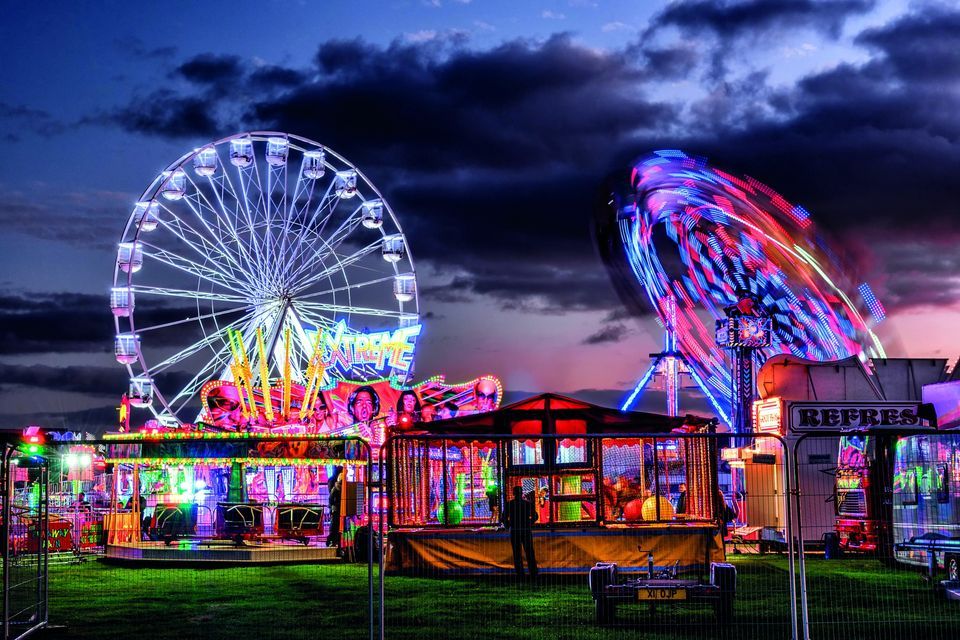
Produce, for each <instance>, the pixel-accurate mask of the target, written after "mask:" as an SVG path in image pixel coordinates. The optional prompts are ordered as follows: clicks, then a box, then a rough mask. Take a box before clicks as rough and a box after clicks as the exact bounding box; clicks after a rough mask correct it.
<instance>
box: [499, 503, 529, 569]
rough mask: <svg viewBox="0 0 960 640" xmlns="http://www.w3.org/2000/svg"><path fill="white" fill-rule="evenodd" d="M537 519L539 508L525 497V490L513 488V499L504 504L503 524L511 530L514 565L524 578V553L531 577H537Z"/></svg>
mask: <svg viewBox="0 0 960 640" xmlns="http://www.w3.org/2000/svg"><path fill="white" fill-rule="evenodd" d="M536 521H537V510H536V509H535V508H534V506H533V503H531V502H530V501H529V500H524V499H523V490H522V489H521V488H520V487H519V486H517V487H514V488H513V499H512V500H508V501H507V503H506V504H505V505H504V506H503V524H504V525H505V526H506V527H507V528H508V529H509V530H510V546H511V547H512V548H513V566H514V568H515V569H516V571H517V577H518V578H523V555H522V554H521V551H522V552H523V553H524V554H526V556H527V568H528V569H529V570H530V577H531V578H536V577H537V557H536V555H535V554H534V551H533V523H534V522H536Z"/></svg>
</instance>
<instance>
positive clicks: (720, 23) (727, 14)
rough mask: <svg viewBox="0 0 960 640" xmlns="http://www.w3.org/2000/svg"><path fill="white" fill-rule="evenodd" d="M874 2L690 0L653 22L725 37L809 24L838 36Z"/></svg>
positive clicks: (832, 0) (669, 7) (863, 0)
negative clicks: (847, 22) (848, 20)
mask: <svg viewBox="0 0 960 640" xmlns="http://www.w3.org/2000/svg"><path fill="white" fill-rule="evenodd" d="M874 4H875V2H874V1H873V0H687V1H684V2H676V3H672V4H671V5H670V6H668V7H667V8H666V9H664V10H663V11H662V12H661V13H660V14H659V15H657V16H655V17H654V19H653V24H654V25H655V26H675V27H678V28H680V29H682V30H686V31H707V32H711V33H714V34H716V35H718V36H720V37H721V38H733V37H741V36H744V35H755V34H757V33H758V32H762V31H766V30H769V29H782V28H798V27H808V28H812V29H816V30H818V31H820V32H826V33H829V34H830V35H831V36H833V37H834V38H836V37H837V36H839V35H840V30H841V28H842V27H843V24H844V22H846V20H847V18H849V17H851V16H854V15H860V14H863V13H866V12H867V11H869V10H870V9H872V8H873V6H874Z"/></svg>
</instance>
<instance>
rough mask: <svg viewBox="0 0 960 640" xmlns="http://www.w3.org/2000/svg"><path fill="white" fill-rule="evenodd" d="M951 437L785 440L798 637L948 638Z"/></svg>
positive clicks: (957, 463)
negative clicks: (790, 465) (793, 515)
mask: <svg viewBox="0 0 960 640" xmlns="http://www.w3.org/2000/svg"><path fill="white" fill-rule="evenodd" d="M958 443H960V435H951V434H949V433H927V434H923V435H917V432H916V431H913V432H909V431H905V432H903V433H898V432H894V431H883V432H873V433H869V432H862V433H857V432H846V433H843V434H841V433H840V432H837V433H833V434H817V435H809V436H804V437H802V438H799V439H797V440H796V441H795V442H794V443H792V446H794V448H795V452H796V453H795V457H794V460H795V462H796V464H795V469H794V474H795V478H797V479H798V480H799V482H798V486H799V487H800V491H799V492H798V495H797V496H796V504H797V505H798V507H799V508H798V509H797V513H798V514H799V520H798V522H797V523H796V532H797V538H798V540H800V541H801V545H800V552H801V553H800V556H799V561H800V563H801V567H802V569H803V575H802V577H803V578H804V580H803V581H802V589H801V614H802V631H803V634H804V637H807V638H814V639H816V640H819V639H821V638H837V639H838V640H839V639H843V640H851V639H856V638H864V639H866V638H880V637H883V638H924V639H929V640H935V639H937V638H955V637H956V634H957V631H958V630H960V602H956V601H953V600H951V599H949V596H951V587H952V588H955V589H960V581H958V582H956V583H954V584H953V585H950V584H948V583H944V579H945V578H947V575H946V573H947V571H948V570H949V568H950V566H951V562H954V563H957V562H960V447H958ZM924 547H927V548H929V549H931V550H933V552H932V553H931V552H930V551H926V550H924ZM954 548H955V549H956V552H953V549H954ZM954 566H955V565H954ZM958 578H960V576H956V575H955V576H954V579H955V580H956V579H958ZM957 594H958V595H957V596H953V597H954V598H955V599H956V598H957V597H958V596H960V591H958V592H957Z"/></svg>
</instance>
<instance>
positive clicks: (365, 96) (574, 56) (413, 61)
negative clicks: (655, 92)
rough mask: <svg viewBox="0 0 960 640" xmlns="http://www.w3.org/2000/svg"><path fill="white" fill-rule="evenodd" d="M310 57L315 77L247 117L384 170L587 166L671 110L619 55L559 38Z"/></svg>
mask: <svg viewBox="0 0 960 640" xmlns="http://www.w3.org/2000/svg"><path fill="white" fill-rule="evenodd" d="M317 59H318V64H319V71H320V76H319V78H318V80H317V81H315V82H310V83H307V84H305V85H304V86H302V87H300V88H297V89H294V90H291V91H289V92H287V93H285V94H283V95H282V96H279V97H276V98H273V99H265V100H261V101H260V102H258V103H256V104H254V105H253V108H252V109H251V113H250V114H249V116H250V117H249V119H250V120H252V121H255V122H259V123H262V124H263V125H264V126H269V127H276V128H279V129H281V130H289V131H300V132H303V133H304V135H307V136H308V137H315V138H318V139H321V140H323V141H325V142H326V143H327V144H329V145H330V146H332V147H334V148H349V149H350V150H351V151H350V157H351V159H354V158H356V160H355V161H357V162H360V163H363V164H365V165H367V166H369V164H370V163H374V164H375V165H381V166H387V167H391V168H392V169H393V170H394V171H395V170H397V169H400V170H401V171H411V170H413V171H424V172H426V171H429V172H437V171H443V172H450V171H451V170H452V169H455V170H457V171H465V170H467V169H470V168H478V169H479V168H492V167H497V168H500V169H508V168H511V167H512V168H516V169H518V170H519V169H524V170H527V171H529V170H531V169H534V168H535V167H537V166H544V165H546V166H550V165H558V164H561V165H562V164H567V165H569V164H570V163H583V162H590V163H592V162H594V160H593V158H592V157H591V153H592V152H595V151H596V150H598V149H600V148H602V146H603V145H604V144H607V143H609V141H611V140H616V139H619V138H621V137H623V136H627V135H631V134H633V133H634V132H637V131H643V130H651V129H653V128H655V127H657V126H658V125H660V124H663V123H665V122H666V121H667V120H668V119H669V118H670V117H671V116H672V114H673V112H672V110H671V109H670V108H669V107H668V106H667V105H665V104H662V103H657V102H655V101H651V100H649V99H645V98H644V97H643V96H642V95H640V93H639V87H638V84H637V81H638V80H639V79H640V78H641V76H642V72H641V69H640V68H639V67H637V66H635V65H634V64H633V63H632V62H631V61H630V60H629V59H628V58H627V57H626V56H624V55H623V54H622V52H621V53H616V54H604V53H597V52H595V51H592V50H589V49H587V48H585V47H581V46H578V45H576V44H574V43H573V42H572V41H571V40H570V39H569V38H568V37H567V36H562V35H561V36H554V37H553V38H551V39H549V40H548V41H547V42H545V43H543V44H542V45H536V44H533V43H528V42H523V41H515V42H510V43H506V44H504V45H501V46H499V47H497V48H494V49H491V50H487V51H480V52H477V51H471V50H461V49H457V48H454V50H453V51H446V50H443V49H442V48H438V46H437V45H436V44H432V43H431V44H426V45H416V44H409V43H394V44H392V45H390V46H389V47H386V48H380V47H375V46H372V45H368V44H366V43H363V42H361V41H349V42H330V43H326V44H324V45H322V46H321V47H320V50H319V52H318V55H317ZM546 114H549V117H545V116H546Z"/></svg>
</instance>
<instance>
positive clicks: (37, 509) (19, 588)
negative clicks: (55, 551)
mask: <svg viewBox="0 0 960 640" xmlns="http://www.w3.org/2000/svg"><path fill="white" fill-rule="evenodd" d="M0 475H2V484H3V512H2V525H3V526H2V529H3V535H2V541H0V543H2V545H3V615H2V618H3V637H4V638H11V639H13V638H24V637H26V636H28V635H30V634H31V633H33V632H34V631H37V630H38V629H40V628H42V627H43V626H45V624H46V622H47V550H48V547H49V544H50V543H49V540H50V531H49V527H48V519H47V509H48V496H47V482H48V467H47V463H46V460H44V459H42V458H27V457H22V458H21V457H18V456H17V453H16V451H15V450H14V448H13V447H11V446H9V445H8V446H5V448H4V452H3V468H2V474H0Z"/></svg>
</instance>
